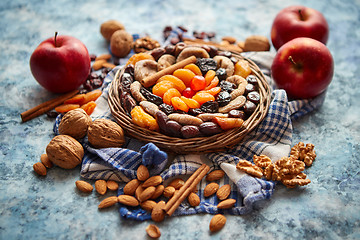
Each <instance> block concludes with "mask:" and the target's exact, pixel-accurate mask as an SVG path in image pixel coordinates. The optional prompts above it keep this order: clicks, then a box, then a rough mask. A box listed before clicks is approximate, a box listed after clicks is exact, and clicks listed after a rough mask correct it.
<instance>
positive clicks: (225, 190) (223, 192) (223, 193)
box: [216, 184, 231, 201]
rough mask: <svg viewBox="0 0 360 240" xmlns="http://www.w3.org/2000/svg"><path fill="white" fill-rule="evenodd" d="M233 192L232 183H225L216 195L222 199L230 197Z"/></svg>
mask: <svg viewBox="0 0 360 240" xmlns="http://www.w3.org/2000/svg"><path fill="white" fill-rule="evenodd" d="M230 193H231V186H230V184H225V185H223V186H221V187H220V188H219V189H218V190H217V192H216V196H217V197H218V199H219V200H220V201H222V200H224V199H226V198H228V196H229V195H230Z"/></svg>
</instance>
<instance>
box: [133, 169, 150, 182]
mask: <svg viewBox="0 0 360 240" xmlns="http://www.w3.org/2000/svg"><path fill="white" fill-rule="evenodd" d="M136 176H137V179H138V180H139V181H142V182H143V181H146V179H148V178H149V176H150V173H149V170H148V169H147V167H145V166H144V165H140V166H139V167H138V169H137V171H136Z"/></svg>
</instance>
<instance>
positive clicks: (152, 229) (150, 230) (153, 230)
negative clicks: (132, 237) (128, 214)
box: [146, 224, 161, 238]
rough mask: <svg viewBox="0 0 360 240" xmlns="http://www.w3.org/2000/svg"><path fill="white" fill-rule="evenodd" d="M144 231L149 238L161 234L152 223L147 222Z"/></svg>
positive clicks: (157, 236)
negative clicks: (147, 224)
mask: <svg viewBox="0 0 360 240" xmlns="http://www.w3.org/2000/svg"><path fill="white" fill-rule="evenodd" d="M146 233H147V234H148V235H149V237H151V238H159V237H160V236H161V232H160V229H159V228H158V227H157V226H156V225H154V224H149V226H147V227H146Z"/></svg>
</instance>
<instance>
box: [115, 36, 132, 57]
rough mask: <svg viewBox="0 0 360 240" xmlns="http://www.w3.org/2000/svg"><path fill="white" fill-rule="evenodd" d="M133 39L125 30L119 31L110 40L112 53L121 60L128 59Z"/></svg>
mask: <svg viewBox="0 0 360 240" xmlns="http://www.w3.org/2000/svg"><path fill="white" fill-rule="evenodd" d="M132 43H133V37H132V35H131V34H130V33H128V32H126V31H125V30H117V31H116V32H114V33H113V35H112V36H111V39H110V51H111V53H112V54H114V55H115V56H117V57H119V58H123V57H126V56H127V55H128V54H129V53H130V51H131V48H132Z"/></svg>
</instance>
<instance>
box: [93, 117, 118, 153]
mask: <svg viewBox="0 0 360 240" xmlns="http://www.w3.org/2000/svg"><path fill="white" fill-rule="evenodd" d="M88 140H89V143H90V144H91V145H92V146H93V147H95V148H110V147H121V146H122V145H123V144H124V143H125V137H124V131H123V129H122V128H121V127H120V126H119V125H118V124H117V123H115V122H113V121H111V120H109V119H96V120H95V121H94V122H93V123H92V124H91V126H90V127H89V129H88Z"/></svg>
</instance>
